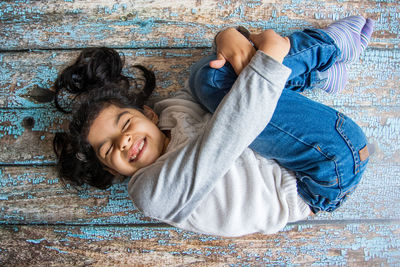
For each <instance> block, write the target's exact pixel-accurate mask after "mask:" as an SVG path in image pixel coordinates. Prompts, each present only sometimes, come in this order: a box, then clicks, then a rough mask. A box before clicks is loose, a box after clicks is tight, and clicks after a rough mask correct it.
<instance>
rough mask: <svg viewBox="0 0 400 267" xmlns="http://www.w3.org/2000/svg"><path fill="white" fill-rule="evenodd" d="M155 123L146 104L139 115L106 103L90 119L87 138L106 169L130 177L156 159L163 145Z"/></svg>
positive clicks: (163, 139)
mask: <svg viewBox="0 0 400 267" xmlns="http://www.w3.org/2000/svg"><path fill="white" fill-rule="evenodd" d="M156 123H157V115H156V114H155V113H154V112H153V111H152V110H151V109H150V108H149V107H145V114H143V113H141V112H140V111H138V110H136V109H133V108H119V107H117V106H115V105H110V106H108V107H106V108H104V109H103V110H102V111H101V112H100V113H99V115H98V116H97V118H96V119H95V120H94V121H93V123H92V125H91V127H90V129H89V134H88V138H87V139H88V142H89V143H90V145H91V146H92V147H93V149H94V151H95V152H96V155H97V157H98V158H99V160H100V161H101V162H102V163H103V164H104V165H105V166H106V168H105V169H106V170H108V171H109V172H110V173H112V174H117V173H119V174H122V175H126V176H130V175H133V174H134V173H135V172H136V171H137V170H139V169H141V168H143V167H146V166H148V165H150V164H152V163H153V162H154V161H156V160H157V158H159V157H160V156H161V155H162V153H163V151H164V147H165V146H166V145H167V142H168V140H167V138H166V136H165V135H164V134H163V133H162V132H161V131H160V129H159V128H158V127H157V125H156Z"/></svg>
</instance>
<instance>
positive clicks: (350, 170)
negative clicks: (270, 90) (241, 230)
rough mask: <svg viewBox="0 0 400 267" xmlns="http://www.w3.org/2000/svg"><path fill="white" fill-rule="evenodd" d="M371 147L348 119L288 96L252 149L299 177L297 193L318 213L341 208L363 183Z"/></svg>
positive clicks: (292, 94)
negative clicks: (360, 183) (362, 179)
mask: <svg viewBox="0 0 400 267" xmlns="http://www.w3.org/2000/svg"><path fill="white" fill-rule="evenodd" d="M366 145H367V141H366V137H365V135H364V133H363V132H362V130H361V129H360V127H359V126H358V125H357V124H356V123H354V122H353V121H352V120H351V119H350V118H348V117H346V116H345V115H343V114H341V113H339V112H337V111H336V110H334V109H332V108H330V107H327V106H325V105H323V104H320V103H317V102H315V101H312V100H310V99H308V98H306V97H304V96H303V95H300V94H298V93H296V92H293V91H289V90H284V91H283V92H282V96H281V98H280V99H279V101H278V104H277V107H276V109H275V112H274V115H273V117H272V119H271V121H270V123H269V124H268V125H267V127H265V129H264V130H263V132H262V133H261V134H260V135H259V136H258V137H257V138H256V139H255V140H254V142H253V143H252V144H251V145H250V148H252V149H253V150H255V151H256V152H258V153H259V154H261V155H262V156H264V157H266V158H272V159H275V160H276V161H277V162H278V163H279V164H280V165H282V166H284V167H286V168H288V169H290V170H293V171H295V172H296V176H297V178H298V179H297V182H298V192H299V194H300V195H301V196H302V197H303V199H304V200H305V201H306V202H307V203H308V204H309V206H310V207H311V209H312V211H313V212H314V213H316V212H318V211H321V210H324V211H333V210H335V209H336V208H338V207H339V206H340V205H341V204H342V202H343V201H344V200H345V199H346V197H347V195H348V194H349V193H351V192H352V191H353V190H354V188H355V187H356V185H357V184H358V183H359V181H360V179H361V175H362V173H363V172H364V170H365V167H366V164H367V162H368V152H367V151H368V150H367V148H366Z"/></svg>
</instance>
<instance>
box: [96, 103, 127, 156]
mask: <svg viewBox="0 0 400 267" xmlns="http://www.w3.org/2000/svg"><path fill="white" fill-rule="evenodd" d="M127 113H129V111H127V110H126V111H123V112H121V113H119V114H118V115H117V117H115V120H114V126H115V127H118V123H119V120H120V119H121V117H122V116H124V115H125V114H127ZM106 142H107V140H105V141H104V142H102V143H101V144H100V145H99V147H98V148H97V154H99V155H100V149H101V147H102V146H103V145H104V144H105V143H106Z"/></svg>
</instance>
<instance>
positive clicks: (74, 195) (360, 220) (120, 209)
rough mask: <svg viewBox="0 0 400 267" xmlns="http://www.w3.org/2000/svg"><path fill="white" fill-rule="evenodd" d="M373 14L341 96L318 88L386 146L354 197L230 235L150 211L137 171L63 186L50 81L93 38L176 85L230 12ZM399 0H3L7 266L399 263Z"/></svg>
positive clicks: (0, 89) (2, 177) (263, 21)
mask: <svg viewBox="0 0 400 267" xmlns="http://www.w3.org/2000/svg"><path fill="white" fill-rule="evenodd" d="M351 14H361V15H364V16H367V17H371V18H373V19H375V20H376V26H375V33H374V35H373V38H372V42H371V44H370V47H369V48H368V49H367V50H366V51H365V53H364V54H363V55H362V57H361V59H360V62H358V63H356V64H354V65H353V66H352V67H351V69H350V71H349V85H348V87H347V89H346V90H345V92H343V93H342V94H340V95H334V96H331V95H327V94H325V93H323V92H311V93H307V95H308V96H310V97H312V98H313V99H316V100H318V101H321V102H323V103H325V104H328V105H330V106H332V107H334V108H336V109H338V110H340V111H342V112H344V113H346V114H348V115H349V116H350V117H352V118H354V120H356V121H357V122H358V123H359V124H360V125H361V126H362V128H363V130H364V131H365V133H366V135H367V137H368V139H369V141H370V142H371V143H373V144H375V147H376V152H375V154H374V155H373V156H372V158H371V162H370V165H369V168H368V169H367V171H366V173H365V176H364V179H363V181H362V182H361V184H360V185H359V187H358V190H357V191H356V192H355V193H354V194H353V196H352V198H351V199H350V200H349V201H348V202H346V203H345V205H343V207H342V208H341V209H340V210H338V211H337V212H335V213H333V214H319V215H318V216H315V217H313V218H309V219H308V220H306V221H302V222H299V223H296V224H291V225H288V226H287V227H286V228H285V229H284V230H283V231H282V232H280V233H278V234H275V235H269V236H268V235H258V234H257V235H250V236H245V237H241V238H234V239H232V238H218V237H214V236H206V235H199V234H195V233H190V232H185V231H181V230H179V229H176V228H172V227H169V226H167V225H163V224H160V223H159V222H157V221H153V220H151V219H149V218H146V217H144V216H142V215H141V214H140V213H139V212H138V211H137V210H136V209H135V208H134V206H133V205H132V203H131V201H129V199H128V197H127V190H126V184H122V185H116V186H113V187H112V188H110V189H109V190H106V191H100V190H94V189H92V188H88V189H87V190H83V191H81V192H75V191H73V190H72V189H69V190H68V191H66V190H64V189H63V187H62V185H61V182H60V180H59V178H58V176H57V173H56V172H55V169H54V163H55V156H54V154H53V153H52V145H51V144H52V138H53V135H54V133H55V132H57V131H60V130H61V129H65V127H66V126H67V123H68V120H69V119H70V118H69V117H68V116H64V115H62V114H60V113H59V112H56V111H55V108H54V106H53V105H52V103H51V99H49V98H48V97H46V95H48V94H46V92H48V91H49V90H51V86H52V83H53V82H54V80H55V78H56V76H57V73H58V72H59V71H60V70H61V69H63V67H65V66H66V64H68V63H71V61H72V59H73V58H74V57H75V56H77V54H78V53H79V50H80V49H81V48H84V47H93V46H109V47H114V48H117V49H118V51H120V52H123V53H124V54H125V55H126V62H127V65H128V66H129V65H132V64H133V63H142V64H144V65H146V66H149V67H151V68H152V69H153V70H154V71H155V73H156V76H157V94H156V95H155V96H154V97H155V98H161V97H162V98H163V97H168V96H169V95H172V94H173V92H174V91H176V90H178V89H180V88H181V87H182V85H183V83H184V81H185V79H186V78H187V77H188V68H189V66H190V65H191V64H192V63H193V62H195V61H196V60H197V59H199V58H200V57H201V56H202V55H204V54H207V53H208V52H209V51H210V46H211V41H212V38H213V36H214V34H215V33H216V32H217V31H218V30H220V29H221V28H223V27H225V26H228V25H238V24H242V25H244V26H246V27H248V28H250V29H251V30H261V29H266V28H273V29H275V30H276V31H277V32H279V33H281V34H289V33H291V32H293V31H295V30H297V29H302V28H304V27H323V26H325V25H327V24H328V23H330V22H332V21H333V20H335V19H338V18H342V17H344V16H347V15H351ZM399 33H400V3H399V2H398V1H397V0H386V1H385V0H369V1H359V0H340V1H339V0H337V1H334V0H327V1H322V0H307V1H300V0H280V1H273V0H270V1H259V0H248V1H247V0H218V1H217V0H216V1H212V0H187V1H182V0H170V1H165V0H164V1H158V0H157V1H145V0H136V1H134V0H131V1H123V0H121V1H117V0H114V1H112V0H96V1H83V0H82V1H78V0H75V1H74V0H64V1H63V0H50V1H38V0H37V1H33V0H32V1H30V0H19V1H14V0H12V1H11V0H10V1H2V2H0V113H1V116H0V118H1V121H0V265H1V266H84V265H85V266H86V265H93V266H110V265H111V266H118V265H139V264H143V265H149V266H161V265H170V266H175V265H189V264H193V265H198V266H220V265H233V266H249V265H317V266H320V265H350V266H362V265H363V266H379V265H383V266H400V137H399V136H400V85H399V79H400V47H399V45H400V40H399ZM127 73H129V70H127Z"/></svg>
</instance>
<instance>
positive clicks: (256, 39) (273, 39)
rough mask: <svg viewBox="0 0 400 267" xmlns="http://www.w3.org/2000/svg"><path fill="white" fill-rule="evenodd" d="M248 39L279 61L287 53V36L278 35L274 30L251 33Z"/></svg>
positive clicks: (288, 43) (288, 41)
mask: <svg viewBox="0 0 400 267" xmlns="http://www.w3.org/2000/svg"><path fill="white" fill-rule="evenodd" d="M250 40H251V41H252V42H253V43H254V45H255V46H256V47H258V49H259V50H261V51H263V52H264V53H265V54H267V55H268V56H270V57H272V58H273V59H275V60H276V61H278V62H280V63H282V61H283V58H284V57H285V56H286V55H287V54H288V53H289V49H290V40H289V38H288V37H282V36H280V35H279V34H277V33H276V32H275V31H274V30H271V29H269V30H266V31H263V32H262V33H259V34H251V35H250Z"/></svg>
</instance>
